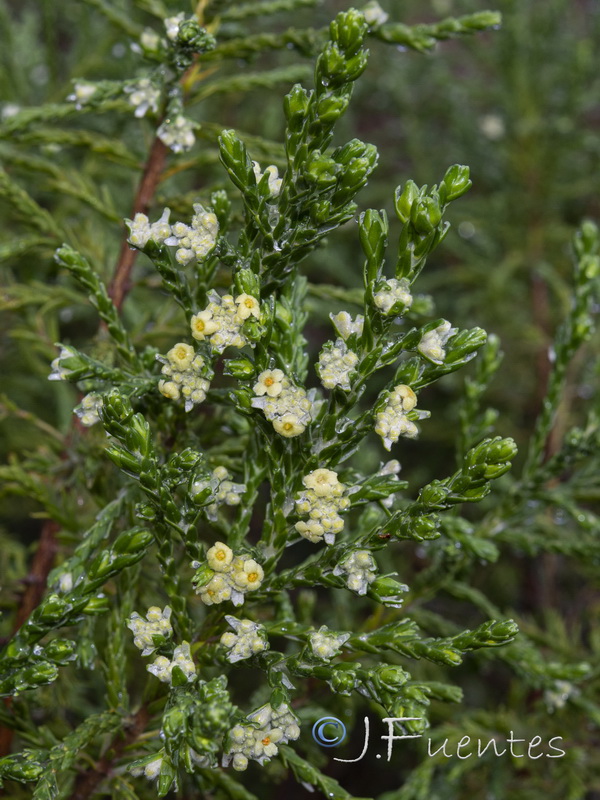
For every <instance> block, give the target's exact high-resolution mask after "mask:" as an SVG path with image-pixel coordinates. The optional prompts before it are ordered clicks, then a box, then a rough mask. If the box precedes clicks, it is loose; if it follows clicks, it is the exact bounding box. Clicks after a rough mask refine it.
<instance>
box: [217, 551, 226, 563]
mask: <svg viewBox="0 0 600 800" xmlns="http://www.w3.org/2000/svg"><path fill="white" fill-rule="evenodd" d="M215 558H217V559H218V560H219V561H225V551H224V550H218V551H217V552H216V553H215Z"/></svg>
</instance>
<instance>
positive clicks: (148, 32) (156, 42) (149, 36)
mask: <svg viewBox="0 0 600 800" xmlns="http://www.w3.org/2000/svg"><path fill="white" fill-rule="evenodd" d="M140 44H141V45H142V47H143V48H144V50H147V51H148V52H150V53H154V52H156V51H157V50H158V48H159V47H160V36H159V35H158V33H156V31H153V30H152V28H144V30H143V31H142V34H141V36H140Z"/></svg>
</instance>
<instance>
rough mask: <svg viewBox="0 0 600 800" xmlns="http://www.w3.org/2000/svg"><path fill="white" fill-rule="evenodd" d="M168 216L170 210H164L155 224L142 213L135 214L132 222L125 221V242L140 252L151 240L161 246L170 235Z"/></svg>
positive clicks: (129, 220)
mask: <svg viewBox="0 0 600 800" xmlns="http://www.w3.org/2000/svg"><path fill="white" fill-rule="evenodd" d="M170 215H171V209H169V208H165V209H164V210H163V213H162V214H161V216H160V219H158V220H157V221H156V222H152V223H151V222H150V220H149V219H148V217H147V216H146V215H145V214H142V213H138V214H136V215H135V216H134V218H133V220H131V219H126V220H125V225H126V226H127V227H128V228H129V236H128V238H127V241H128V242H129V244H130V245H131V246H132V247H136V248H137V249H138V250H142V249H143V248H144V247H145V246H146V245H147V244H148V242H149V241H150V240H151V239H152V241H154V242H156V243H157V244H162V243H163V242H164V241H165V239H166V238H167V237H168V236H169V234H170V233H171V226H170V225H169V216H170Z"/></svg>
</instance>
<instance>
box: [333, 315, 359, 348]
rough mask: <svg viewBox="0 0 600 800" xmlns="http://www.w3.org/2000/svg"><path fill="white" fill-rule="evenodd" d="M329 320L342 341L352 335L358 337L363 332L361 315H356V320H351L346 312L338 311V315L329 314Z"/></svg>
mask: <svg viewBox="0 0 600 800" xmlns="http://www.w3.org/2000/svg"><path fill="white" fill-rule="evenodd" d="M329 319H330V320H331V321H332V322H333V327H334V328H335V329H336V331H337V332H338V334H339V335H340V336H341V338H342V339H343V340H344V341H346V339H349V338H350V336H352V335H353V334H357V336H360V335H361V334H362V332H363V327H364V324H365V318H364V317H363V315H362V314H358V315H357V317H356V319H352V317H351V316H350V314H349V313H348V312H347V311H340V312H339V313H338V314H330V315H329Z"/></svg>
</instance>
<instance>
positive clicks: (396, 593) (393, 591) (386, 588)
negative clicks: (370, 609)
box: [367, 576, 408, 608]
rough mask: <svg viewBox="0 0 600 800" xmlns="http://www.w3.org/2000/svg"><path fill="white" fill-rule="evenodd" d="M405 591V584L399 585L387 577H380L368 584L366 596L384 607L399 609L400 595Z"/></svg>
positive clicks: (406, 587)
mask: <svg viewBox="0 0 600 800" xmlns="http://www.w3.org/2000/svg"><path fill="white" fill-rule="evenodd" d="M407 591H408V586H406V584H404V583H399V582H398V581H396V580H394V578H391V577H389V576H381V577H379V578H376V579H375V580H374V581H373V583H371V584H370V586H369V589H368V591H367V594H368V595H369V597H372V598H373V599H374V600H377V601H378V602H380V603H383V605H385V606H389V607H390V608H400V606H401V605H402V598H401V595H402V594H404V592H407Z"/></svg>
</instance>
